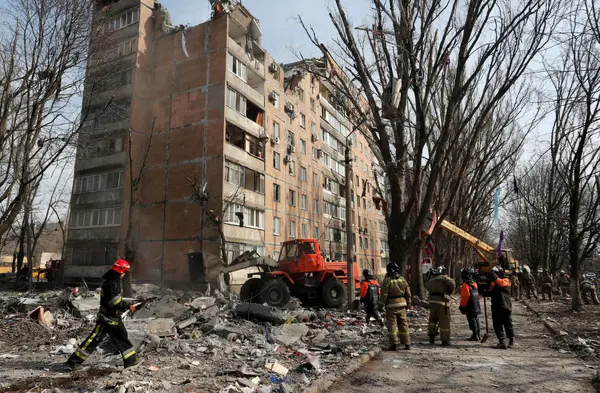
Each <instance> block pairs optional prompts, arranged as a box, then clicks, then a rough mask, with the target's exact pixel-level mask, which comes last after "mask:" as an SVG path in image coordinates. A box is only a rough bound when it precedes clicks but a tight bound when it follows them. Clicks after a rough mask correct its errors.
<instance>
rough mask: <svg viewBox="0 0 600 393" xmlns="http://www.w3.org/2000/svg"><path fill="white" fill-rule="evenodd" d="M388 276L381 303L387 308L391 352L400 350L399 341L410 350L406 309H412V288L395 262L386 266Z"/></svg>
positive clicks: (386, 315)
mask: <svg viewBox="0 0 600 393" xmlns="http://www.w3.org/2000/svg"><path fill="white" fill-rule="evenodd" d="M386 270H387V274H386V275H385V279H384V280H383V286H382V287H381V297H380V298H379V302H380V304H381V305H382V306H384V307H385V317H386V322H387V329H388V336H389V338H390V351H396V350H397V349H398V339H399V340H400V343H401V344H403V345H404V349H405V350H409V349H410V330H409V328H408V318H407V316H406V308H407V307H410V301H411V296H410V288H409V287H408V282H407V281H406V279H405V278H404V277H402V276H401V275H400V269H399V268H398V266H397V265H396V264H395V263H394V262H390V263H388V264H387V266H386Z"/></svg>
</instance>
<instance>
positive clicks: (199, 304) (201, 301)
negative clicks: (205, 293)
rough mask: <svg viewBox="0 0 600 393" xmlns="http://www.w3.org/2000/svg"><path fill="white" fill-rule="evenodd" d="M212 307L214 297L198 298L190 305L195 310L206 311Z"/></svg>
mask: <svg viewBox="0 0 600 393" xmlns="http://www.w3.org/2000/svg"><path fill="white" fill-rule="evenodd" d="M214 305H215V298H214V297H198V298H196V299H194V300H193V301H192V302H191V303H190V306H191V307H192V308H194V309H196V310H206V309H207V308H210V307H212V306H214Z"/></svg>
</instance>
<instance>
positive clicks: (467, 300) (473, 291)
mask: <svg viewBox="0 0 600 393" xmlns="http://www.w3.org/2000/svg"><path fill="white" fill-rule="evenodd" d="M460 275H461V278H462V280H463V282H462V284H461V286H460V306H459V307H458V309H459V310H460V312H461V313H463V314H465V315H466V316H467V321H468V322H469V329H471V332H472V333H473V334H472V335H471V337H469V338H468V339H467V341H479V340H481V338H480V336H479V332H480V327H479V314H480V313H481V306H480V305H479V290H478V289H477V283H476V282H475V280H473V276H474V275H475V271H474V270H473V269H463V270H462V271H461V273H460Z"/></svg>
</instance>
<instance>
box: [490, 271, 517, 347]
mask: <svg viewBox="0 0 600 393" xmlns="http://www.w3.org/2000/svg"><path fill="white" fill-rule="evenodd" d="M490 294H491V298H492V324H493V325H494V331H495V332H496V337H498V345H497V346H496V348H500V349H506V348H507V345H506V337H508V340H509V343H508V348H512V346H513V345H514V344H515V332H514V330H513V323H512V302H511V300H510V279H509V278H507V277H506V274H505V273H504V269H502V268H501V267H500V266H499V265H496V266H494V268H493V269H492V284H491V285H490ZM505 333H506V335H505Z"/></svg>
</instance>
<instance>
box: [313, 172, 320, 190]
mask: <svg viewBox="0 0 600 393" xmlns="http://www.w3.org/2000/svg"><path fill="white" fill-rule="evenodd" d="M313 187H314V188H317V187H319V174H317V173H313Z"/></svg>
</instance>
